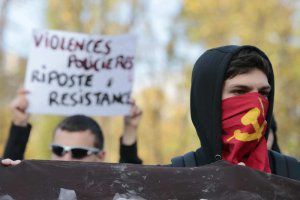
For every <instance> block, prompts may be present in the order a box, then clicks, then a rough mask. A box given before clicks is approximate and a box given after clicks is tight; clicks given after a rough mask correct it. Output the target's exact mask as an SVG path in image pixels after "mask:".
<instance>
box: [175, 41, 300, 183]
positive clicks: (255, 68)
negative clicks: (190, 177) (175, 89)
mask: <svg viewBox="0 0 300 200" xmlns="http://www.w3.org/2000/svg"><path fill="white" fill-rule="evenodd" d="M190 95H191V96H190V109H191V118H192V121H193V124H194V126H195V128H196V131H197V134H198V137H199V139H200V142H201V148H199V149H197V150H196V151H195V152H189V153H187V154H185V155H183V156H178V157H176V158H173V159H172V164H171V166H174V167H194V166H202V165H206V164H209V163H213V162H215V161H217V160H221V159H222V160H226V161H228V162H230V163H233V164H239V163H243V164H245V165H246V166H248V167H251V168H253V169H256V170H260V171H262V172H266V173H273V174H277V175H280V176H284V177H288V178H292V179H296V180H300V164H299V162H298V161H297V160H296V159H294V158H292V157H289V156H285V155H282V154H280V153H278V152H275V151H272V150H270V151H268V150H267V144H266V138H268V130H269V124H270V122H271V118H272V113H273V103H274V75H273V70H272V65H271V62H270V61H269V59H268V57H267V56H266V54H265V53H264V52H263V51H261V50H260V49H258V48H257V47H254V46H236V45H230V46H223V47H218V48H214V49H210V50H208V51H206V52H205V53H204V54H202V55H201V56H200V57H199V59H198V60H197V61H196V63H195V65H194V69H193V72H192V85H191V94H190Z"/></svg>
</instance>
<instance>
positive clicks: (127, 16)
mask: <svg viewBox="0 0 300 200" xmlns="http://www.w3.org/2000/svg"><path fill="white" fill-rule="evenodd" d="M42 2H43V3H42V5H43V9H44V10H43V12H42V13H43V16H40V17H43V18H44V24H45V25H44V27H45V28H49V29H57V30H65V31H74V32H83V33H91V34H123V33H128V32H129V33H134V34H136V35H137V36H138V47H137V59H136V65H135V66H136V79H135V83H136V85H135V88H134V98H135V99H136V100H137V103H138V105H139V106H140V107H141V108H142V109H143V111H144V115H143V119H142V122H141V125H140V127H139V135H138V137H139V141H138V145H139V154H140V156H141V157H142V159H143V160H144V161H145V163H146V164H155V163H168V162H169V161H170V158H172V157H174V156H176V155H179V154H183V153H185V152H187V151H191V150H194V149H196V148H197V147H198V146H199V140H198V138H197V136H196V134H195V131H194V127H193V125H192V123H191V120H190V113H189V88H190V76H191V71H192V67H193V63H194V62H195V60H196V59H197V57H198V56H199V55H200V54H201V53H202V52H203V51H204V50H205V49H207V48H211V47H215V46H220V45H226V44H252V45H256V46H258V47H260V48H262V49H263V50H264V51H265V52H266V53H267V54H268V55H269V56H270V59H271V61H272V64H273V66H274V70H275V77H276V98H275V99H276V101H275V116H276V118H277V121H278V126H279V130H278V138H279V144H280V146H281V148H282V150H283V152H284V153H286V154H289V155H292V156H295V157H297V158H300V151H299V150H298V148H297V147H298V146H299V144H300V94H299V92H298V91H299V89H298V88H299V86H300V68H299V64H300V57H299V55H300V54H299V53H300V42H299V41H300V40H299V33H300V28H299V25H298V24H299V23H298V22H299V16H300V15H299V14H300V10H299V3H298V2H297V1H292V0H291V1H288V0H266V1H263V2H262V1H259V0H253V1H243V0H226V1H224V0H216V1H206V0H174V1H166V0H65V1H60V0H43V1H42ZM171 2H172V3H171ZM24 5H27V6H32V5H34V4H33V3H32V1H29V0H23V1H16V0H0V63H1V64H0V70H1V74H0V76H1V77H0V78H1V79H0V94H1V108H0V112H1V113H2V116H1V120H0V131H1V132H0V147H1V148H0V153H1V152H2V150H3V148H4V144H5V142H6V138H7V132H8V128H9V126H10V119H11V116H10V113H9V109H8V104H9V102H10V101H11V100H12V98H13V97H14V95H15V93H16V90H17V88H18V87H19V86H20V85H21V84H22V82H23V79H24V73H25V66H26V59H27V58H26V56H24V55H19V54H18V52H17V53H11V52H10V51H9V48H8V47H6V46H5V45H4V42H6V41H5V40H6V37H4V32H5V31H7V29H8V28H7V25H9V24H11V23H12V22H11V21H9V20H8V15H9V12H14V10H13V9H9V8H12V7H13V6H19V7H22V9H25V10H26V8H27V7H26V6H24ZM31 9H34V8H31ZM36 9H37V10H40V9H41V8H40V7H37V8H36ZM30 14H32V13H28V15H30ZM32 15H34V14H32ZM35 17H37V16H35ZM6 33H7V34H9V32H6ZM28 40H29V38H28ZM12 45H13V44H12ZM16 45H18V44H16ZM19 45H20V44H19ZM21 48H27V47H21ZM60 119H61V118H60V117H57V116H41V115H33V116H32V118H31V122H32V124H33V127H34V128H33V131H32V135H31V137H30V141H29V144H28V149H27V152H26V158H27V159H47V158H49V149H48V146H49V143H50V141H51V138H52V130H53V129H54V127H55V125H56V124H57V122H58V121H59V120H60ZM96 119H97V120H98V121H99V122H100V124H101V126H102V127H103V130H104V133H105V139H106V141H105V143H106V145H105V148H106V150H107V152H108V155H107V161H108V162H117V161H118V151H119V150H118V146H119V136H120V134H121V130H122V123H123V122H122V117H112V118H103V117H97V118H96Z"/></svg>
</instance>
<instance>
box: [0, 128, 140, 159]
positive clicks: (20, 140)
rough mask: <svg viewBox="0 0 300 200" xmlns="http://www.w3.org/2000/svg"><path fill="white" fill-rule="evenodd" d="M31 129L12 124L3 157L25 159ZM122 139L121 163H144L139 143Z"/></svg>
mask: <svg viewBox="0 0 300 200" xmlns="http://www.w3.org/2000/svg"><path fill="white" fill-rule="evenodd" d="M30 130H31V125H30V124H29V125H28V126H27V127H19V126H15V125H13V124H12V125H11V127H10V133H9V137H8V140H7V143H6V147H5V150H4V155H3V158H10V159H12V160H23V159H24V153H25V150H26V145H27V142H28V138H29V135H30ZM121 141H122V138H121V139H120V163H131V164H142V160H141V159H140V158H139V157H138V154H137V143H134V144H133V145H131V146H126V145H124V144H122V142H121Z"/></svg>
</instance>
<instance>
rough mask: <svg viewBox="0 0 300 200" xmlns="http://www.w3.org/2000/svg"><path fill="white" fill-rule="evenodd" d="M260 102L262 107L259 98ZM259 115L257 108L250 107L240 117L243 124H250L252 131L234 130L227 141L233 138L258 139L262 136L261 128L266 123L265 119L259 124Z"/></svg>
mask: <svg viewBox="0 0 300 200" xmlns="http://www.w3.org/2000/svg"><path fill="white" fill-rule="evenodd" d="M259 100H260V103H261V106H262V108H263V105H262V102H261V99H259ZM259 115H260V110H259V109H258V108H252V109H251V110H249V111H248V112H247V113H246V114H245V115H244V116H243V117H242V119H241V123H242V124H243V125H244V126H248V125H252V126H253V128H254V131H255V132H254V133H247V132H242V131H241V130H239V129H238V130H235V131H234V133H233V136H232V137H230V138H228V139H227V142H228V141H230V140H232V139H233V138H235V139H236V140H239V141H242V142H249V141H253V140H257V141H259V139H260V138H261V137H262V133H263V130H264V128H265V126H266V125H267V122H266V120H265V121H264V123H263V124H262V126H260V125H259V123H258V117H259Z"/></svg>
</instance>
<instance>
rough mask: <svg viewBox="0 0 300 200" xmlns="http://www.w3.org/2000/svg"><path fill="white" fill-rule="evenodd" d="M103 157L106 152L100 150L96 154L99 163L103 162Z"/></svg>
mask: <svg viewBox="0 0 300 200" xmlns="http://www.w3.org/2000/svg"><path fill="white" fill-rule="evenodd" d="M105 155H106V152H105V151H104V150H102V151H100V152H99V153H98V154H97V157H98V159H99V160H100V161H101V162H104V159H105Z"/></svg>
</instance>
